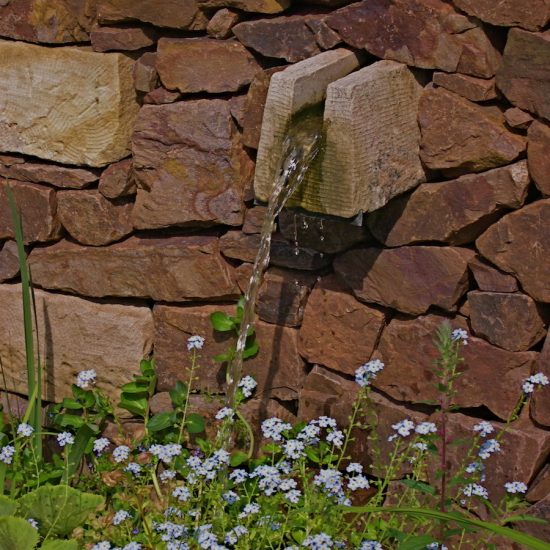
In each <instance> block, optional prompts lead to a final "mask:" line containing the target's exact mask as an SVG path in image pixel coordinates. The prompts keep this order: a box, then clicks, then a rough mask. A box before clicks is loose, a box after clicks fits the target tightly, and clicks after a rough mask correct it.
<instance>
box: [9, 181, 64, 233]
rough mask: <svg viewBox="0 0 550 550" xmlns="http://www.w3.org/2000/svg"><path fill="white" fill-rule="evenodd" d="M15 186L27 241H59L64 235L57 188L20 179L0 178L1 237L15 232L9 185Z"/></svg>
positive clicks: (15, 195) (12, 187)
mask: <svg viewBox="0 0 550 550" xmlns="http://www.w3.org/2000/svg"><path fill="white" fill-rule="evenodd" d="M8 186H9V187H11V189H12V192H13V197H14V199H15V204H16V205H17V209H18V212H19V215H20V216H21V224H22V226H23V238H24V240H25V243H26V244H29V243H32V242H46V241H52V240H56V239H58V238H59V237H60V236H61V224H60V223H59V218H58V216H57V212H56V210H57V200H56V196H55V191H54V190H53V189H52V188H50V187H45V186H42V185H36V184H34V183H25V182H20V181H10V182H7V181H0V239H13V238H14V237H15V233H14V230H13V222H12V217H11V210H10V208H9V203H8V196H7V194H6V187H8Z"/></svg>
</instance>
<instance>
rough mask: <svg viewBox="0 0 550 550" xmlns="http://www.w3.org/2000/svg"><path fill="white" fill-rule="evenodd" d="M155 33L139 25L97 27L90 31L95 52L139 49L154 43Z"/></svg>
mask: <svg viewBox="0 0 550 550" xmlns="http://www.w3.org/2000/svg"><path fill="white" fill-rule="evenodd" d="M155 38H156V33H155V32H154V31H152V30H150V29H142V28H140V27H134V28H132V27H99V28H97V29H93V30H92V32H91V33H90V39H91V41H92V48H93V49H94V51H96V52H110V51H113V50H140V49H141V48H146V47H147V46H151V45H152V44H154V43H155Z"/></svg>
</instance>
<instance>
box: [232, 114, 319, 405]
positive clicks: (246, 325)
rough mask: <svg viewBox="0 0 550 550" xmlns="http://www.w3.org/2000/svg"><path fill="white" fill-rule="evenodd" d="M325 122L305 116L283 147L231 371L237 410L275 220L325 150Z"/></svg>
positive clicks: (296, 123) (246, 293)
mask: <svg viewBox="0 0 550 550" xmlns="http://www.w3.org/2000/svg"><path fill="white" fill-rule="evenodd" d="M321 126H322V118H321V117H319V116H315V115H312V114H308V115H307V116H302V117H300V119H299V120H298V121H296V122H295V123H294V124H293V125H292V126H291V129H290V130H289V133H288V136H287V137H286V139H285V141H284V143H283V154H282V155H281V159H282V162H281V167H280V170H279V171H278V176H277V179H276V180H275V182H274V185H273V188H272V190H271V195H270V197H269V202H268V205H267V212H266V214H265V217H264V220H263V223H262V231H261V238H260V247H259V248H258V253H257V254H256V259H255V261H254V268H253V270H252V275H251V276H250V279H249V281H248V286H247V289H246V292H245V296H244V298H245V299H244V305H243V317H242V321H241V327H240V332H239V337H238V339H237V346H236V350H235V355H234V358H233V360H232V361H231V363H230V364H229V366H228V368H227V399H226V401H227V405H228V406H229V407H233V406H234V403H235V395H236V392H237V388H238V383H239V381H240V379H241V377H242V369H243V353H244V349H245V346H246V339H247V337H248V335H249V334H250V331H251V329H252V327H253V324H254V309H255V305H256V298H257V296H258V291H259V289H260V285H261V283H262V280H263V275H264V273H265V270H266V269H267V266H268V265H269V258H270V249H271V236H272V233H273V228H274V226H275V220H276V218H277V216H278V215H279V213H280V212H281V210H282V208H283V206H284V205H285V203H286V202H287V200H288V199H289V198H290V197H291V196H292V194H293V193H294V192H295V191H296V189H298V187H299V186H300V184H301V183H302V181H303V179H304V177H305V175H306V172H307V170H308V168H309V167H310V166H311V163H312V162H313V160H314V159H315V157H316V156H317V153H318V152H319V149H320V146H321Z"/></svg>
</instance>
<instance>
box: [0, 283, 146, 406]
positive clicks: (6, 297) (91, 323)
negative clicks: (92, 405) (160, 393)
mask: <svg viewBox="0 0 550 550" xmlns="http://www.w3.org/2000/svg"><path fill="white" fill-rule="evenodd" d="M0 297H1V302H2V312H1V313H0V334H1V337H0V342H1V343H0V357H1V358H2V366H3V369H4V373H5V375H6V378H7V387H8V388H10V389H11V388H13V389H14V390H15V391H17V392H20V393H26V392H27V373H26V369H25V354H24V349H25V346H24V334H23V318H22V309H21V285H19V284H17V285H6V284H5V285H0ZM35 299H36V313H37V325H38V338H39V343H40V353H41V357H42V361H43V363H44V366H43V369H44V376H45V383H44V386H43V397H44V398H45V399H48V400H50V401H54V400H55V401H58V402H59V401H61V399H62V398H63V397H68V396H70V395H71V384H72V383H73V382H74V380H75V376H76V375H77V374H78V373H79V372H80V371H81V370H85V369H95V370H96V372H97V380H98V385H99V386H100V387H102V388H103V389H105V390H106V391H107V393H109V394H110V395H111V396H112V397H113V398H115V399H116V398H118V397H119V395H118V394H119V388H120V386H121V385H122V384H125V383H126V382H129V381H130V380H131V379H132V375H133V374H137V373H139V362H140V361H141V359H143V358H144V357H146V356H148V355H149V354H150V353H151V349H152V343H153V315H152V313H151V310H150V309H149V308H148V307H145V306H137V305H129V304H125V305H117V304H108V303H101V302H90V301H88V300H83V299H81V298H77V297H75V296H65V295H63V294H50V293H47V292H43V291H41V290H35Z"/></svg>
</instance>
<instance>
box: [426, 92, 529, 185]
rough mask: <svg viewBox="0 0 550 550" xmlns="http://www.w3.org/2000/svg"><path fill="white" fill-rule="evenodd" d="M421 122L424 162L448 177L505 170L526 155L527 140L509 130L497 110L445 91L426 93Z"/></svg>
mask: <svg viewBox="0 0 550 550" xmlns="http://www.w3.org/2000/svg"><path fill="white" fill-rule="evenodd" d="M418 121H419V123H420V130H421V133H422V141H421V142H420V156H421V158H422V161H423V162H424V163H425V164H426V166H427V167H428V168H431V169H433V170H442V171H443V172H444V173H448V174H449V175H458V174H464V173H466V172H482V171H483V170H488V169H489V168H495V167H497V166H502V165H504V164H508V163H510V162H512V161H514V160H515V159H516V158H518V156H519V155H520V154H521V153H523V151H525V147H526V144H525V139H524V138H523V137H522V136H518V135H516V134H512V133H511V132H510V131H508V130H507V129H506V127H505V125H504V116H503V115H502V113H501V112H500V110H499V109H498V108H496V107H491V106H489V107H487V106H481V105H476V104H475V103H471V102H469V101H467V100H466V99H464V98H462V97H460V96H458V95H456V94H454V93H452V92H449V91H447V90H444V89H442V88H437V89H433V88H427V89H426V90H425V91H424V93H423V95H422V98H421V99H420V106H419V114H418Z"/></svg>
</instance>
